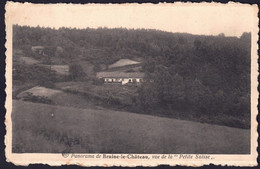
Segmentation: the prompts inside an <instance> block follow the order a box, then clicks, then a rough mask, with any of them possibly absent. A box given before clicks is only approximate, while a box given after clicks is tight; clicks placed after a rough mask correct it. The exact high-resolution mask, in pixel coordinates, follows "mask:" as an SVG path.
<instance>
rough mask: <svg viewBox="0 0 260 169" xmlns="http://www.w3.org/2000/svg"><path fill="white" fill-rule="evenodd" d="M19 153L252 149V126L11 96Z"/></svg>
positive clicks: (231, 151)
mask: <svg viewBox="0 0 260 169" xmlns="http://www.w3.org/2000/svg"><path fill="white" fill-rule="evenodd" d="M12 120H13V152H15V153H24V152H27V153H37V152H38V153H60V152H62V151H67V152H77V153H80V152H82V153H97V152H99V153H122V152H123V153H200V154H201V153H210V154H240V153H250V130H244V129H236V128H231V127H224V126H217V125H210V124H201V123H196V122H189V121H183V120H175V119H169V118H162V117H155V116H149V115H141V114H134V113H128V112H122V111H112V110H95V109H77V108H70V107H62V106H50V105H46V104H38V103H30V102H23V101H16V100H14V101H13V112H12Z"/></svg>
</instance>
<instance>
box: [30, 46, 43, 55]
mask: <svg viewBox="0 0 260 169" xmlns="http://www.w3.org/2000/svg"><path fill="white" fill-rule="evenodd" d="M43 50H44V47H43V46H32V51H33V52H34V53H38V54H43Z"/></svg>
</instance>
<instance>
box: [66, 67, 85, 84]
mask: <svg viewBox="0 0 260 169" xmlns="http://www.w3.org/2000/svg"><path fill="white" fill-rule="evenodd" d="M69 73H70V77H71V80H83V79H85V73H84V71H83V69H82V67H81V66H80V65H79V64H71V65H70V66H69Z"/></svg>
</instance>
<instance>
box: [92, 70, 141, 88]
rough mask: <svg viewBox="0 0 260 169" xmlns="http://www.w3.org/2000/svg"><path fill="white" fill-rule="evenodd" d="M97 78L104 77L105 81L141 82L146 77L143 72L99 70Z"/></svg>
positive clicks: (123, 83)
mask: <svg viewBox="0 0 260 169" xmlns="http://www.w3.org/2000/svg"><path fill="white" fill-rule="evenodd" d="M97 78H99V79H103V80H104V82H105V83H119V84H120V83H121V84H122V85H125V84H129V83H130V84H131V83H135V84H138V83H141V82H142V81H143V78H144V73H142V72H97Z"/></svg>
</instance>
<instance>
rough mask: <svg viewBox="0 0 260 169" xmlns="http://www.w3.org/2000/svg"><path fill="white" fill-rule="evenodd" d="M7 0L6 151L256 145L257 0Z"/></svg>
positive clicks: (226, 150) (70, 153)
mask: <svg viewBox="0 0 260 169" xmlns="http://www.w3.org/2000/svg"><path fill="white" fill-rule="evenodd" d="M206 4H207V3H206ZM8 5H9V8H8V9H9V10H10V11H12V12H13V13H12V12H10V14H13V15H10V18H11V17H13V18H14V19H13V20H12V22H10V24H9V25H10V26H9V27H8V26H7V28H10V32H9V33H10V37H11V38H10V39H9V40H10V41H7V44H8V43H10V47H9V48H8V50H11V51H12V52H11V56H10V58H9V56H7V59H9V62H10V61H11V66H10V70H11V72H9V73H10V74H9V75H10V76H9V75H8V76H9V77H10V78H11V80H7V82H10V85H9V87H10V88H11V89H10V94H9V95H8V94H7V95H8V97H10V103H11V104H10V105H11V108H10V109H9V110H10V117H11V118H10V119H11V126H10V128H9V129H11V130H9V131H8V132H9V134H10V136H11V139H9V140H10V142H11V143H10V142H8V141H7V142H8V143H10V145H11V148H10V153H11V154H16V155H23V154H30V155H31V156H33V155H37V154H56V155H58V156H59V158H62V159H64V160H66V159H68V158H71V159H73V158H74V159H76V158H88V159H91V158H93V159H94V158H102V159H103V160H106V159H107V160H109V159H114V160H115V159H128V160H149V159H151V160H156V159H157V158H158V159H159V158H160V160H161V158H162V159H163V158H164V156H159V155H158V157H156V156H155V155H153V156H149V155H147V154H166V155H167V157H166V155H165V158H168V159H170V156H171V154H173V157H172V158H177V159H179V160H186V159H190V160H198V161H199V160H207V159H208V160H210V159H214V157H211V155H213V156H214V155H230V156H232V155H245V156H250V155H252V152H255V151H256V147H254V146H256V145H255V142H254V141H252V138H253V136H254V137H255V138H253V139H256V134H257V133H256V131H254V130H255V129H256V128H255V127H256V126H257V122H256V114H257V111H255V110H257V108H256V105H257V96H254V97H253V96H252V91H253V92H255V91H256V92H257V89H256V86H257V81H256V78H255V77H257V71H255V70H257V69H258V65H257V62H256V60H257V52H256V51H257V50H256V48H255V47H253V45H257V44H252V43H255V42H256V41H255V40H256V37H254V36H257V33H256V31H255V27H253V26H254V25H255V24H256V25H257V22H255V21H256V20H257V18H254V14H257V12H258V9H257V7H256V6H250V5H235V4H226V5H221V4H215V5H209V4H208V6H207V5H206V6H203V5H198V4H196V5H191V4H190V5H191V6H192V8H191V6H188V5H182V4H181V3H180V4H179V6H178V5H171V4H161V5H152V4H147V5H144V4H142V5H137V4H132V5H127V4H123V5H116V4H114V5H98V4H95V5H94V4H88V5H75V6H73V5H71V6H70V7H69V6H68V5H65V4H61V5H60V6H59V5H53V4H52V5H51V4H50V5H43V4H37V5H36V4H28V3H27V4H19V3H9V4H8ZM232 5H233V6H232ZM11 7H13V8H11ZM18 7H20V8H18ZM18 9H20V11H22V9H30V10H27V11H26V12H24V13H23V14H21V16H19V15H15V14H14V12H15V11H17V12H19V10H18ZM76 9H78V10H76ZM66 10H68V13H66V12H65V13H64V11H66ZM111 11H113V13H110V12H111ZM32 13H34V14H33V16H32ZM7 14H8V11H7ZM19 14H20V13H19ZM180 14H181V15H180ZM254 19H255V20H254ZM257 29H258V28H257ZM257 31H258V30H257ZM7 36H8V35H7ZM252 50H254V51H252ZM254 52H256V53H254ZM252 54H256V55H252ZM253 62H254V63H253ZM7 64H8V63H7ZM252 66H257V67H252ZM252 80H255V81H254V82H252ZM252 84H253V85H252ZM253 94H256V95H258V93H253ZM7 100H8V99H7ZM252 103H254V104H252ZM252 105H253V106H252ZM252 107H253V108H252ZM253 110H254V111H253ZM252 112H253V113H252ZM252 122H253V123H252ZM7 129H8V128H7ZM10 132H11V133H10ZM7 140H8V139H7ZM252 148H253V149H252ZM122 154H124V155H122ZM191 154H192V155H191ZM96 155H100V156H96ZM174 155H175V156H174ZM250 157H251V156H250ZM172 161H173V160H172ZM238 161H239V160H238ZM251 161H254V158H252V160H251Z"/></svg>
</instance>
